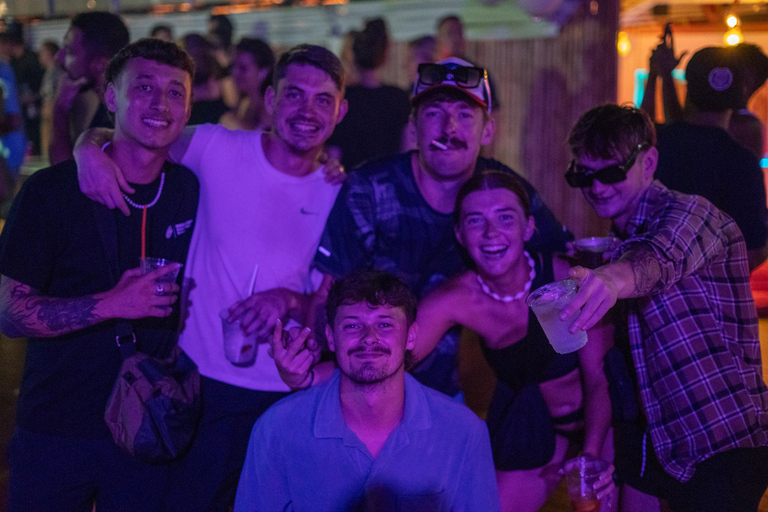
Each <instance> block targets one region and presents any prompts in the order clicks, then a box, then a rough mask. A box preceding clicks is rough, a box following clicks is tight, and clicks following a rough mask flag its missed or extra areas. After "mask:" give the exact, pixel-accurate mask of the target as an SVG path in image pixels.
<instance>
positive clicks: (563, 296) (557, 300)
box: [525, 279, 587, 354]
mask: <svg viewBox="0 0 768 512" xmlns="http://www.w3.org/2000/svg"><path fill="white" fill-rule="evenodd" d="M577 288H578V287H577V285H576V281H574V280H573V279H565V280H564V281H558V282H556V283H550V284H548V285H544V286H542V287H541V288H538V289H537V290H535V291H533V292H531V294H530V295H529V296H528V298H527V299H526V301H525V303H526V304H528V306H529V307H530V308H531V309H532V310H533V312H534V313H535V314H536V318H538V319H539V323H540V324H541V328H542V329H544V334H546V335H547V339H549V343H550V345H552V348H554V349H555V352H557V353H559V354H567V353H569V352H575V351H576V350H579V349H580V348H581V347H583V346H584V345H586V343H587V333H586V332H584V331H577V332H576V333H575V334H571V333H570V332H568V328H569V327H570V326H571V324H572V323H573V321H574V320H575V319H576V317H577V316H579V313H580V312H581V310H579V311H577V312H576V313H574V314H572V315H571V316H569V317H568V318H566V319H565V320H560V312H561V311H562V310H563V309H564V308H565V306H567V305H568V304H569V303H570V302H571V299H573V297H574V296H575V295H576V290H577Z"/></svg>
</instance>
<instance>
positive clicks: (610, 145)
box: [568, 104, 656, 160]
mask: <svg viewBox="0 0 768 512" xmlns="http://www.w3.org/2000/svg"><path fill="white" fill-rule="evenodd" d="M639 144H647V145H648V146H655V145H656V129H655V128H654V127H653V122H652V121H651V118H650V117H648V114H646V113H645V112H643V111H642V110H639V109H636V108H634V107H631V106H619V105H614V104H608V105H602V106H599V107H595V108H593V109H592V110H589V111H588V112H586V113H585V114H584V115H582V116H581V117H580V118H579V120H578V121H576V124H575V125H574V126H573V128H572V129H571V134H570V135H569V136H568V145H569V146H570V148H571V153H573V156H576V157H578V156H587V157H590V158H596V159H601V160H611V159H624V158H627V157H628V156H629V155H630V153H632V151H634V150H635V148H637V146H638V145H639Z"/></svg>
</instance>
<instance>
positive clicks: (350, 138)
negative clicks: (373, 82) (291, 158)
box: [328, 85, 411, 169]
mask: <svg viewBox="0 0 768 512" xmlns="http://www.w3.org/2000/svg"><path fill="white" fill-rule="evenodd" d="M344 98H345V99H346V100H347V103H348V104H349V109H348V110H347V115H346V116H345V117H344V119H342V120H341V122H340V123H339V124H338V125H337V126H336V129H335V130H334V132H333V135H331V138H330V139H328V145H329V146H338V147H339V148H341V164H342V165H343V166H344V167H346V168H347V169H353V168H354V167H357V166H358V165H359V164H361V163H363V162H365V161H366V160H371V159H373V158H377V157H381V156H389V155H394V154H396V153H399V152H400V141H401V139H402V134H403V128H404V127H405V125H406V124H407V123H408V116H409V115H410V113H411V102H410V100H409V98H408V94H407V93H406V92H405V91H403V90H402V89H400V88H398V87H394V86H391V85H382V86H381V87H376V88H370V87H364V86H362V85H352V86H350V87H347V91H346V93H345V94H344Z"/></svg>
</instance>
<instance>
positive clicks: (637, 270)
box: [621, 248, 661, 297]
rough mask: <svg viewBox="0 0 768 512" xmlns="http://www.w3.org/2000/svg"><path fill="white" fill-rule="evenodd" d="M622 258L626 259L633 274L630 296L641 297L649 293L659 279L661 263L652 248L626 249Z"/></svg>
mask: <svg viewBox="0 0 768 512" xmlns="http://www.w3.org/2000/svg"><path fill="white" fill-rule="evenodd" d="M621 259H622V260H624V261H627V262H628V263H629V264H630V266H631V268H632V274H633V275H634V280H635V282H634V285H635V286H634V289H633V290H632V293H631V294H630V297H643V296H645V295H648V294H649V293H651V291H652V290H653V289H654V288H655V287H656V285H657V284H658V283H659V281H660V280H661V263H660V262H659V257H658V255H657V254H656V252H654V251H653V249H648V248H637V249H633V250H631V251H627V252H626V253H625V254H624V256H622V257H621Z"/></svg>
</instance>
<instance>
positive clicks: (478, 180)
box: [453, 171, 531, 225]
mask: <svg viewBox="0 0 768 512" xmlns="http://www.w3.org/2000/svg"><path fill="white" fill-rule="evenodd" d="M499 188H503V189H505V190H509V191H510V192H512V193H513V194H515V195H516V196H517V198H518V199H519V200H520V206H522V207H523V212H524V213H525V216H526V217H528V216H529V215H530V214H531V200H530V198H529V197H528V192H526V191H525V187H524V186H523V184H522V183H520V180H518V179H517V178H515V177H514V176H512V175H511V174H509V173H507V172H502V171H483V172H480V173H478V174H475V175H474V176H472V177H471V178H469V180H467V181H466V182H465V183H464V184H463V185H462V186H461V188H460V189H459V193H458V194H457V195H456V203H455V206H454V208H453V223H454V225H458V224H459V223H460V222H461V207H462V205H463V204H464V200H465V199H466V198H467V196H468V195H469V194H471V193H472V192H477V191H478V190H495V189H499Z"/></svg>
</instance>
